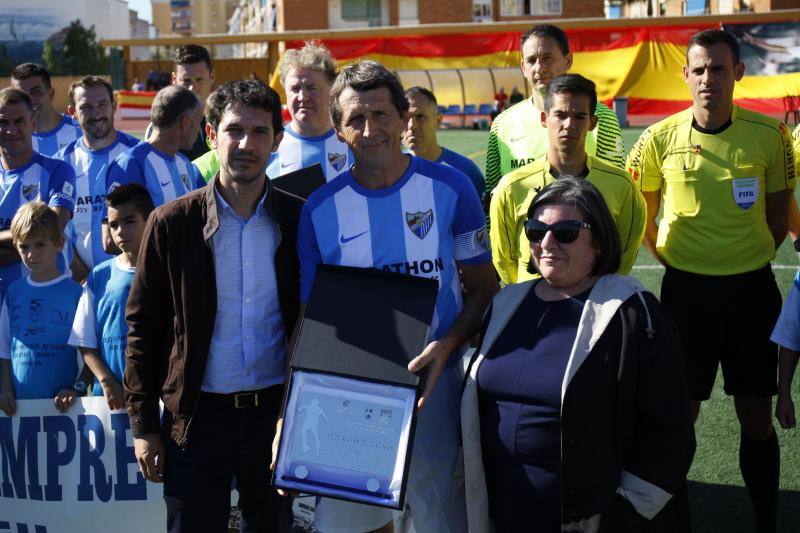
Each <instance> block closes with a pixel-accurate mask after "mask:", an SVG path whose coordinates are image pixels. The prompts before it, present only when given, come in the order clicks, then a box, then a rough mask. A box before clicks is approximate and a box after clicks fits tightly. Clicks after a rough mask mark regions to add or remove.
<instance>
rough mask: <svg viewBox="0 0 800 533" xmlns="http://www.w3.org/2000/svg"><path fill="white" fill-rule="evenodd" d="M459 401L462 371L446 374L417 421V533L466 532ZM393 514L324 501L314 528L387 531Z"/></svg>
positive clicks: (410, 498) (410, 502)
mask: <svg viewBox="0 0 800 533" xmlns="http://www.w3.org/2000/svg"><path fill="white" fill-rule="evenodd" d="M454 356H455V354H454ZM460 398H461V375H460V372H459V371H458V367H454V368H449V369H445V371H444V372H442V375H441V377H440V378H439V382H438V383H437V384H436V388H434V390H433V395H432V396H431V398H430V400H429V401H428V403H426V404H425V408H424V409H422V411H420V414H419V417H418V418H417V429H416V433H415V435H414V448H413V452H412V455H411V468H410V469H409V474H408V485H407V493H406V505H407V506H408V507H409V508H410V510H411V519H412V522H413V525H414V529H415V530H416V531H417V533H428V532H431V533H463V532H464V531H466V530H467V515H466V506H465V502H464V488H463V487H462V486H461V485H460V483H459V481H457V480H456V474H457V473H456V464H457V461H458V453H459V442H460V436H461V427H460V408H459V404H460ZM458 477H459V479H460V478H461V475H460V474H458ZM398 513H399V512H398ZM394 515H395V511H392V510H391V509H386V508H383V507H374V506H371V505H363V504H358V503H352V502H345V501H342V500H335V499H333V498H320V499H319V501H318V502H317V508H316V515H315V518H314V525H315V527H316V528H317V529H319V530H320V531H321V532H322V533H345V532H347V533H359V532H362V533H363V532H365V531H372V530H374V529H378V528H381V527H383V526H385V525H386V524H388V523H389V522H390V521H391V520H392V519H393V517H394Z"/></svg>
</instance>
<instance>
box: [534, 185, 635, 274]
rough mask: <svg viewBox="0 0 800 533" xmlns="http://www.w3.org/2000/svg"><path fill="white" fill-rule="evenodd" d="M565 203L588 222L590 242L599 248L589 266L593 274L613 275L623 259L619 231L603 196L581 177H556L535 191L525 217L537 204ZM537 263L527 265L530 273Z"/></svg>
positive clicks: (536, 207)
mask: <svg viewBox="0 0 800 533" xmlns="http://www.w3.org/2000/svg"><path fill="white" fill-rule="evenodd" d="M557 204H567V205H572V206H575V207H576V208H578V209H579V210H580V211H581V214H583V220H584V222H588V223H589V225H591V226H592V227H591V229H590V230H589V231H591V232H592V244H593V245H594V247H595V248H596V249H597V250H598V251H599V254H598V255H597V261H596V262H595V264H594V267H593V268H592V272H591V274H592V275H593V276H602V275H604V274H614V273H615V272H617V271H618V270H619V267H620V264H621V260H622V245H621V244H620V241H619V230H617V226H616V225H615V224H614V219H613V218H612V217H611V212H610V211H609V210H608V205H606V201H605V200H604V199H603V195H601V194H600V191H598V190H597V187H595V186H594V185H592V184H591V183H590V182H589V181H587V180H586V179H584V178H571V177H570V178H566V177H565V178H559V179H557V180H555V181H554V182H552V183H550V184H549V185H547V186H546V187H545V188H544V189H542V190H541V192H539V194H537V195H536V196H535V197H534V199H533V202H531V205H530V207H528V220H531V219H533V216H534V214H535V213H536V211H537V210H538V209H539V208H540V207H544V206H547V205H557ZM535 269H536V265H535V264H534V263H533V261H531V262H530V263H529V264H528V271H529V272H534V273H535V272H536V270H535Z"/></svg>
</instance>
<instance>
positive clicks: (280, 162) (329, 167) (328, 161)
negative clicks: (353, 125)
mask: <svg viewBox="0 0 800 533" xmlns="http://www.w3.org/2000/svg"><path fill="white" fill-rule="evenodd" d="M283 132H284V133H283V139H282V140H281V144H280V145H279V146H278V150H277V151H275V152H273V153H272V155H271V156H270V159H269V163H268V164H267V176H269V177H270V178H272V179H274V178H277V177H279V176H283V175H284V174H288V173H289V172H294V171H295V170H300V169H301V168H306V167H310V166H311V165H313V164H314V163H319V164H320V165H321V166H322V172H323V173H324V174H325V180H326V181H331V180H332V179H333V178H335V177H336V176H338V175H339V174H342V173H343V172H344V171H346V170H348V169H349V168H350V166H351V165H352V164H353V153H352V152H351V151H350V148H349V147H348V146H347V144H345V143H344V142H342V141H341V140H340V139H339V138H338V137H337V136H336V132H335V131H334V130H333V128H331V130H330V131H329V132H328V133H326V134H324V135H320V136H318V137H303V136H302V135H300V134H299V133H295V132H294V131H292V128H291V126H289V127H287V128H286V129H285V130H283Z"/></svg>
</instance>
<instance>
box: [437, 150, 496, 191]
mask: <svg viewBox="0 0 800 533" xmlns="http://www.w3.org/2000/svg"><path fill="white" fill-rule="evenodd" d="M436 162H437V163H441V164H443V165H448V166H451V167H453V168H454V169H456V170H460V171H461V172H463V173H464V174H466V175H467V177H468V178H469V180H470V181H471V182H472V184H473V185H474V186H475V190H476V191H477V192H478V197H481V196H483V190H484V189H485V188H486V180H485V179H484V177H483V172H481V169H480V168H478V165H476V164H475V162H474V161H473V160H472V159H470V158H468V157H466V156H463V155H461V154H459V153H458V152H454V151H452V150H448V149H447V148H442V154H441V155H440V156H439V159H437V160H436Z"/></svg>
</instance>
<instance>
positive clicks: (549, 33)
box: [519, 24, 569, 55]
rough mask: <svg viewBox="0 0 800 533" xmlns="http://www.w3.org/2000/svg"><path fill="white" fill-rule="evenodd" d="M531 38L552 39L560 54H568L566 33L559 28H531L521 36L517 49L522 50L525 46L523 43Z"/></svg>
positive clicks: (542, 26)
mask: <svg viewBox="0 0 800 533" xmlns="http://www.w3.org/2000/svg"><path fill="white" fill-rule="evenodd" d="M531 37H539V38H545V37H547V38H550V39H553V40H554V41H555V42H556V43H557V44H558V48H559V49H560V50H561V53H562V54H564V55H567V54H568V53H569V40H568V39H567V32H565V31H564V30H562V29H561V28H559V27H558V26H554V25H552V24H538V25H536V26H534V27H533V28H531V29H529V30H528V31H526V32H525V33H523V34H522V37H521V40H520V42H519V47H520V49H522V47H523V46H525V43H526V42H527V41H528V39H530V38H531Z"/></svg>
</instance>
